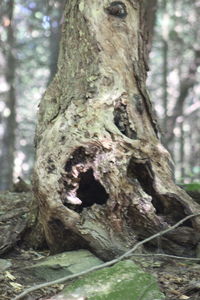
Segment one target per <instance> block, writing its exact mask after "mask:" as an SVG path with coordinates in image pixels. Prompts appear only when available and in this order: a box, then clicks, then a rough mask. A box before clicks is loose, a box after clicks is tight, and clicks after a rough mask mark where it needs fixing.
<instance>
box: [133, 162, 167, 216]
mask: <svg viewBox="0 0 200 300" xmlns="http://www.w3.org/2000/svg"><path fill="white" fill-rule="evenodd" d="M150 173H151V166H150V164H149V163H148V162H146V163H144V164H142V163H138V164H137V163H134V162H133V161H130V164H129V167H128V175H129V176H130V175H132V176H134V177H136V178H137V180H138V181H139V183H140V185H141V187H142V188H143V190H144V191H145V192H146V193H147V194H148V195H150V196H152V204H153V206H154V207H155V209H156V212H157V213H158V214H163V213H164V205H163V203H162V202H161V201H160V200H159V199H158V197H157V195H156V192H155V189H154V186H153V185H154V182H153V181H154V178H153V174H150Z"/></svg>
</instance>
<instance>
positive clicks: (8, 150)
mask: <svg viewBox="0 0 200 300" xmlns="http://www.w3.org/2000/svg"><path fill="white" fill-rule="evenodd" d="M13 11H14V1H12V0H10V1H8V2H7V12H8V13H7V22H8V23H9V22H10V24H8V23H6V25H5V26H6V29H7V49H6V52H5V53H6V54H5V57H6V67H5V68H6V71H5V73H6V81H7V85H8V91H7V95H6V101H5V109H6V114H5V116H4V119H3V120H2V123H3V128H4V132H3V137H2V141H1V157H0V178H1V180H0V189H2V190H3V189H9V188H10V187H11V185H12V182H13V167H14V151H15V130H16V95H15V86H14V85H15V64H16V62H15V55H14V47H15V38H14V29H13Z"/></svg>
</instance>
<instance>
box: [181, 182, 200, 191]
mask: <svg viewBox="0 0 200 300" xmlns="http://www.w3.org/2000/svg"><path fill="white" fill-rule="evenodd" d="M182 186H183V188H184V190H186V191H187V192H200V182H193V183H187V184H182Z"/></svg>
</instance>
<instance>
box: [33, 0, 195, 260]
mask: <svg viewBox="0 0 200 300" xmlns="http://www.w3.org/2000/svg"><path fill="white" fill-rule="evenodd" d="M144 7H145V6H144V2H143V1H134V0H132V1H130V0H124V1H123V3H122V2H118V1H117V2H116V1H114V2H111V3H108V1H106V0H101V1H100V0H90V1H89V0H88V1H86V0H84V1H83V0H82V1H78V0H71V1H70V2H67V4H66V8H65V13H64V24H63V28H62V39H61V43H60V55H59V61H58V72H57V74H56V76H55V78H54V80H53V82H52V83H51V85H50V86H49V88H48V89H47V91H46V93H45V95H44V98H43V99H42V101H41V104H40V110H39V116H38V125H37V131H36V139H35V140H36V149H37V153H36V164H35V171H34V191H35V196H36V198H37V199H38V203H39V207H40V216H41V222H42V224H43V227H44V231H45V235H46V239H47V243H48V245H49V247H50V249H51V250H52V252H58V251H62V250H66V249H67V250H71V249H76V248H88V249H90V250H92V251H93V252H95V253H96V254H97V255H99V256H100V257H101V258H103V259H110V258H112V257H114V256H116V255H119V254H121V253H123V252H124V251H126V250H127V249H129V248H130V247H132V246H133V245H134V244H135V243H136V242H137V241H138V240H141V239H143V238H145V237H148V236H150V235H151V234H153V233H155V232H158V231H160V230H162V229H165V228H167V227H168V226H171V225H172V224H174V223H175V222H177V221H178V220H180V219H181V218H183V217H184V216H186V215H188V214H191V213H194V212H195V211H196V210H197V209H198V208H199V206H198V204H196V203H194V202H193V201H192V199H191V198H190V197H189V196H187V195H186V194H185V192H184V191H183V190H181V189H180V188H179V187H177V186H176V185H175V183H174V180H173V174H172V172H171V168H170V161H171V158H170V155H169V153H168V152H167V151H166V149H165V148H164V147H163V146H162V145H161V143H160V141H159V138H158V130H157V125H156V120H155V118H154V116H153V114H152V108H151V103H150V100H149V97H148V92H147V90H146V85H145V81H146V63H145V59H146V58H145V55H146V46H147V40H146V39H145V38H144V36H145V34H144V32H142V30H144V28H145V27H144V26H143V25H144V20H143V16H144V11H143V9H144ZM183 225H184V226H183V227H180V228H179V229H178V230H177V231H176V230H174V231H173V234H172V233H168V234H166V235H165V236H164V237H161V238H160V241H159V246H160V247H162V249H163V250H164V251H166V252H167V253H173V254H179V255H180V254H181V255H195V247H196V245H197V244H198V242H199V228H200V219H199V218H194V219H192V220H191V221H188V222H187V223H185V224H183ZM181 230H182V231H181ZM181 232H182V234H181ZM149 246H151V247H153V248H156V247H157V242H155V241H152V242H151V244H150V245H149Z"/></svg>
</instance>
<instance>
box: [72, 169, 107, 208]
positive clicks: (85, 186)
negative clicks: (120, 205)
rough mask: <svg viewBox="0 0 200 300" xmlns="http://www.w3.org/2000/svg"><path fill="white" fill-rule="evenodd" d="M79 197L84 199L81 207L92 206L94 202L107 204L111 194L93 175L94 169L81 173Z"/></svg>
mask: <svg viewBox="0 0 200 300" xmlns="http://www.w3.org/2000/svg"><path fill="white" fill-rule="evenodd" d="M79 178H80V182H79V188H78V190H77V197H78V198H79V199H80V200H81V201H82V204H81V206H80V208H83V207H89V206H92V205H93V204H94V203H97V204H101V205H102V204H105V203H106V201H107V200H108V197H109V194H108V193H106V190H105V189H104V187H103V186H102V185H101V184H100V182H99V181H98V180H96V179H95V177H94V175H93V170H92V169H89V170H88V171H87V172H84V173H80V175H79Z"/></svg>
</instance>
